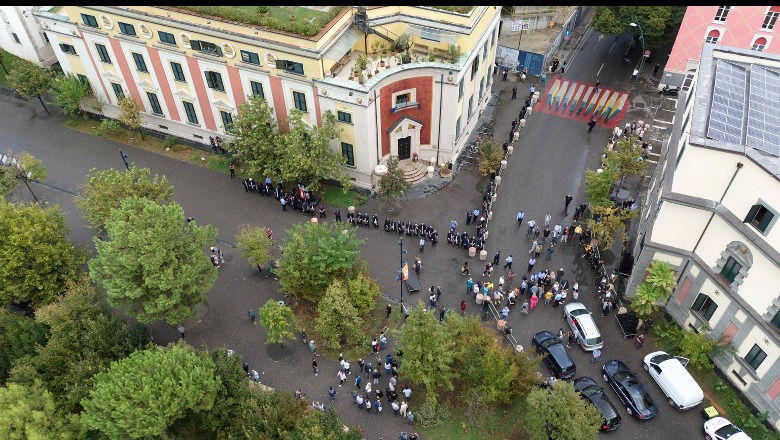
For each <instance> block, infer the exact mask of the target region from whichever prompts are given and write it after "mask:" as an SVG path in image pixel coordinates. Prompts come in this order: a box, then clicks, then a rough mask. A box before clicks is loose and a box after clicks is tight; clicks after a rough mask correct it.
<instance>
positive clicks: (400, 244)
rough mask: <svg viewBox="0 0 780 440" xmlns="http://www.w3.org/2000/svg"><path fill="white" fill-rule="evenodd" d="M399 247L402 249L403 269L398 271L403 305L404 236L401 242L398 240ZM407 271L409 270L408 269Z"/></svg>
mask: <svg viewBox="0 0 780 440" xmlns="http://www.w3.org/2000/svg"><path fill="white" fill-rule="evenodd" d="M398 246H399V247H400V248H401V268H400V269H398V272H399V273H398V279H399V281H400V282H401V303H403V302H404V264H405V262H404V254H405V253H406V251H405V250H404V237H403V236H402V237H401V239H400V240H398ZM406 270H409V269H408V268H407V269H406Z"/></svg>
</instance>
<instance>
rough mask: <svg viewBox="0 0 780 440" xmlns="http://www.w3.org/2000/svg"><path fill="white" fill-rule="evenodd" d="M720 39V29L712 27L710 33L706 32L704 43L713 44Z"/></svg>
mask: <svg viewBox="0 0 780 440" xmlns="http://www.w3.org/2000/svg"><path fill="white" fill-rule="evenodd" d="M719 39H720V31H719V30H717V29H712V30H711V31H710V33H708V34H707V38H706V39H705V40H704V42H705V43H712V44H715V43H717V42H718V40H719Z"/></svg>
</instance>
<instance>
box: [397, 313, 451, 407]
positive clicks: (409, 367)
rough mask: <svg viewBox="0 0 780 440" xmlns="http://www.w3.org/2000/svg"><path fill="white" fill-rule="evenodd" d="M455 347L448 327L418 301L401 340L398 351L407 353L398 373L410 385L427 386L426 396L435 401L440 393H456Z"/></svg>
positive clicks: (402, 330) (402, 331) (404, 328)
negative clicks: (447, 330)
mask: <svg viewBox="0 0 780 440" xmlns="http://www.w3.org/2000/svg"><path fill="white" fill-rule="evenodd" d="M454 346H455V343H454V341H453V340H452V338H451V337H450V335H449V334H448V333H447V332H446V330H445V327H444V326H443V325H441V324H439V322H438V320H437V318H436V317H435V316H434V315H433V314H432V313H430V312H429V311H427V310H426V308H425V305H424V304H423V303H422V302H421V301H418V303H417V307H414V308H413V309H412V311H411V313H410V315H409V318H408V319H407V320H406V323H405V324H404V326H403V328H402V329H401V336H400V338H399V339H398V350H403V352H404V361H403V362H402V363H401V366H400V367H399V370H398V372H399V373H400V374H401V375H403V376H404V377H405V378H406V379H408V380H409V381H411V382H413V383H417V384H421V385H424V386H425V393H426V395H427V396H431V397H433V399H434V400H435V396H436V392H437V390H440V389H442V388H443V389H446V390H450V391H452V389H453V384H452V379H453V377H454V371H453V368H452V364H453V361H454V356H455V355H454V350H453V349H454Z"/></svg>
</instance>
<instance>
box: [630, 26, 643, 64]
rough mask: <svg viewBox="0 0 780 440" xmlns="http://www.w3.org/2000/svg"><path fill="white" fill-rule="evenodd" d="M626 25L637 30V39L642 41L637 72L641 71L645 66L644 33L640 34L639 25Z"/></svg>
mask: <svg viewBox="0 0 780 440" xmlns="http://www.w3.org/2000/svg"><path fill="white" fill-rule="evenodd" d="M628 25H629V26H631V27H638V28H639V39H640V40H642V57H641V58H640V59H639V70H640V71H641V70H642V67H643V66H644V65H645V33H644V32H642V25H641V24H639V23H629V24H628Z"/></svg>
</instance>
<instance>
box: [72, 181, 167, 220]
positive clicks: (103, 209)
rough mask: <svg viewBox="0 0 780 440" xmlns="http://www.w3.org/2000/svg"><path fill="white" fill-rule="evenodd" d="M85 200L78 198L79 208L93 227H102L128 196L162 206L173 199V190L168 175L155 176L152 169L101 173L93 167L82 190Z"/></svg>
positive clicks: (77, 204)
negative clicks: (141, 198)
mask: <svg viewBox="0 0 780 440" xmlns="http://www.w3.org/2000/svg"><path fill="white" fill-rule="evenodd" d="M80 195H81V198H76V199H74V203H75V205H76V206H77V207H78V208H79V209H81V211H82V212H83V213H84V216H85V218H86V220H87V221H88V222H89V225H90V226H91V227H93V228H101V227H103V225H104V224H105V222H106V220H108V217H109V216H110V215H111V210H112V209H114V208H117V207H119V205H120V204H121V203H122V200H124V199H126V198H128V197H146V198H147V199H149V200H151V201H153V202H156V203H158V204H161V205H162V204H165V203H168V202H170V201H171V200H173V187H172V186H170V185H169V184H168V179H167V178H166V177H165V176H159V175H157V174H155V175H154V177H152V171H151V170H150V169H149V168H138V167H131V168H130V169H129V170H127V171H125V170H121V171H120V170H115V169H113V168H111V169H108V170H99V169H97V168H92V169H91V170H89V173H88V174H87V176H86V179H85V182H84V183H83V184H82V187H81V194H80Z"/></svg>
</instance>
